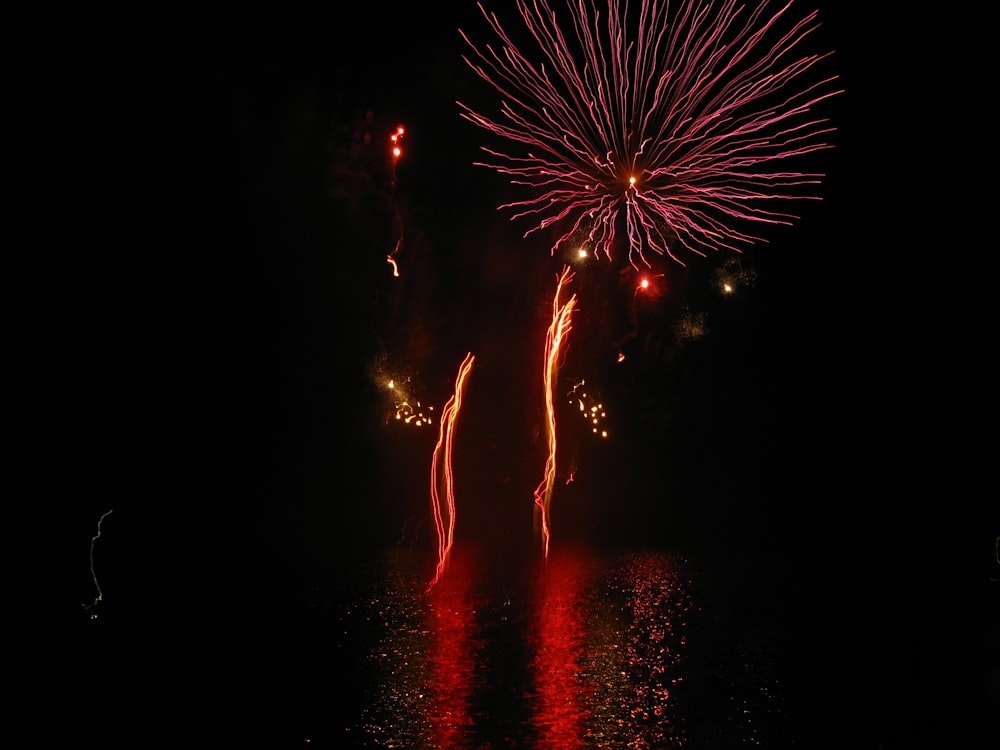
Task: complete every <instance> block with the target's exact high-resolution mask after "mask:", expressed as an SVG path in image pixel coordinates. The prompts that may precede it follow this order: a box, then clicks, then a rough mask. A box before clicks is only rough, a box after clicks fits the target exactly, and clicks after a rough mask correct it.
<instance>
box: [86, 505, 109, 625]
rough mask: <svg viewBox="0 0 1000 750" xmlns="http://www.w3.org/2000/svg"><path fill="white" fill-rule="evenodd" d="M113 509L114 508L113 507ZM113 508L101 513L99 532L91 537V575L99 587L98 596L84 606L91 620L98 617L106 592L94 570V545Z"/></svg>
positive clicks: (98, 520) (96, 586)
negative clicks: (103, 590)
mask: <svg viewBox="0 0 1000 750" xmlns="http://www.w3.org/2000/svg"><path fill="white" fill-rule="evenodd" d="M111 510H114V509H113V508H112V509H111ZM111 510H108V511H105V512H104V513H102V514H101V517H100V518H98V519H97V533H96V534H95V535H94V536H92V537H91V538H90V577H91V578H93V579H94V587H95V588H96V589H97V598H95V599H94V601H93V603H92V604H84V605H83V608H84V609H85V610H87V612H88V613H89V614H90V619H91V620H96V619H97V612H95V611H94V610H95V608H96V607H97V605H98V604H99V603H100V602H101V601H103V599H104V594H103V592H102V591H101V585H100V584H99V583H98V582H97V573H95V572H94V545H95V544H97V540H98V539H100V538H101V524H103V523H104V519H105V518H107V517H108V516H110V515H111Z"/></svg>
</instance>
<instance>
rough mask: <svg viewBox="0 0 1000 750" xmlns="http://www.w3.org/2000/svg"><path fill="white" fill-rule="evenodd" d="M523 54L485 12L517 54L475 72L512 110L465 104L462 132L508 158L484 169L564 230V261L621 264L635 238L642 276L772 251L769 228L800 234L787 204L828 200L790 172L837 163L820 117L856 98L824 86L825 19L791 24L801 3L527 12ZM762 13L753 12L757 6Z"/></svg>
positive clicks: (519, 210) (518, 214)
mask: <svg viewBox="0 0 1000 750" xmlns="http://www.w3.org/2000/svg"><path fill="white" fill-rule="evenodd" d="M516 4H517V9H518V11H519V12H520V15H521V19H522V20H523V22H524V26H525V31H526V32H527V35H526V36H525V37H524V38H525V39H526V40H527V41H526V44H527V45H530V47H531V48H532V49H531V53H530V54H529V53H528V52H526V51H522V48H521V47H519V46H518V44H517V43H515V41H513V39H512V37H511V36H510V35H509V34H508V33H507V32H506V31H505V29H504V28H503V27H502V26H501V24H500V21H499V20H498V19H497V17H496V16H495V15H494V14H492V13H488V12H487V11H486V10H485V8H483V6H482V4H480V5H479V8H480V10H481V11H482V13H483V16H484V17H485V18H486V20H487V22H488V23H489V25H490V27H491V28H492V30H493V32H494V33H495V34H496V36H497V37H499V40H500V42H501V45H500V46H499V47H497V48H494V47H493V46H490V45H487V46H486V47H483V48H480V47H478V46H476V45H475V44H474V43H473V42H472V41H470V39H469V37H468V36H467V35H466V34H465V33H464V32H460V33H462V37H463V38H464V39H465V41H466V43H467V44H468V45H469V47H470V48H471V50H472V53H471V55H469V56H467V57H465V58H464V59H465V60H466V62H467V63H468V64H469V65H470V66H471V67H472V68H473V69H474V70H475V71H476V72H477V73H478V74H479V75H480V76H481V77H482V78H483V79H484V80H486V81H487V82H488V83H489V84H491V85H492V86H493V87H495V88H496V90H497V91H498V92H499V93H500V94H501V96H502V104H501V107H500V113H499V115H498V116H496V117H490V116H487V115H484V114H482V113H480V112H476V111H474V110H473V109H472V108H470V107H468V106H466V105H464V104H462V103H461V102H458V105H459V107H460V108H461V114H462V117H464V118H465V119H467V120H469V121H471V122H472V123H474V124H476V125H477V126H480V127H482V128H484V129H485V130H487V131H489V132H490V133H491V134H493V135H494V136H497V137H498V138H499V139H501V140H503V141H506V142H507V143H508V149H507V150H505V151H498V150H494V149H491V148H486V147H484V148H483V150H484V151H485V152H486V153H487V154H489V155H490V159H489V160H487V161H482V162H477V164H478V165H480V166H485V167H489V168H491V169H495V170H497V171H499V172H501V173H504V174H507V175H510V177H511V182H512V184H516V185H523V186H527V187H528V188H530V189H531V190H530V192H531V197H528V198H526V199H525V200H519V201H516V202H512V203H506V204H504V205H502V206H501V208H502V209H509V210H511V211H512V212H513V216H512V217H511V218H512V219H522V218H527V219H530V220H532V221H535V222H536V223H535V224H534V226H533V227H531V228H530V229H529V230H528V231H527V232H526V233H525V236H528V235H529V234H531V233H532V232H535V231H537V230H541V229H545V228H547V227H550V226H552V227H553V230H554V232H555V235H556V240H555V243H554V244H553V245H552V248H551V252H552V253H553V254H555V252H556V251H557V249H558V248H559V246H560V245H563V244H564V243H569V244H572V245H573V247H574V248H575V247H577V246H584V247H587V248H589V249H591V250H592V251H593V252H594V253H595V255H598V256H600V255H604V256H605V257H607V258H610V257H611V256H612V250H613V248H614V245H615V238H616V235H617V234H619V233H622V234H623V235H624V241H625V242H626V243H627V247H628V259H629V262H630V263H631V264H632V265H633V266H635V267H636V268H638V267H639V264H643V265H646V266H648V265H649V262H648V260H647V254H648V253H651V252H652V253H656V254H658V255H667V256H669V257H671V258H673V259H674V260H676V261H678V262H680V263H682V264H683V261H681V260H680V258H679V257H678V255H679V249H680V248H684V249H686V250H687V251H690V252H693V253H696V254H698V255H705V254H707V253H708V252H710V251H717V250H720V249H723V248H728V249H731V250H736V251H739V250H740V249H742V248H743V247H745V246H746V245H749V244H753V243H755V242H760V241H763V238H762V237H759V236H757V235H756V234H755V232H756V230H755V229H754V228H753V227H754V226H756V225H759V224H788V223H791V222H792V221H793V220H794V219H796V218H798V217H797V216H796V215H794V214H790V213H787V212H786V211H785V210H784V209H783V208H781V206H782V205H784V204H786V202H787V201H791V200H799V199H803V198H807V199H815V198H817V196H816V194H815V191H816V188H815V186H816V185H817V184H818V183H819V182H820V180H821V178H822V177H823V175H822V174H817V173H811V172H798V171H788V169H787V167H786V166H785V165H786V162H788V161H789V160H790V159H792V158H793V157H802V156H805V155H806V154H810V153H812V152H814V151H818V150H820V149H824V148H829V144H828V143H826V137H827V134H829V133H830V132H831V131H832V130H833V128H832V127H830V126H829V125H828V123H827V120H825V119H823V118H819V117H816V116H815V115H814V114H813V108H814V106H815V105H817V104H818V103H819V102H821V101H823V100H825V99H828V98H829V97H831V96H833V95H835V94H837V93H840V92H839V91H838V90H836V89H835V87H834V82H835V81H836V76H832V77H827V78H821V77H819V76H816V78H819V80H814V77H813V73H814V72H815V70H817V65H818V63H819V62H820V61H821V60H823V59H824V57H826V55H812V54H800V52H799V49H800V48H801V47H802V46H803V45H802V42H803V40H804V39H805V38H806V37H807V36H808V35H809V34H810V33H811V32H812V31H814V30H815V29H816V28H817V26H818V23H817V22H816V13H815V12H813V13H810V14H808V15H807V16H805V17H804V18H800V19H795V18H792V17H791V15H792V14H791V12H790V9H791V5H792V2H791V0H785V1H784V2H781V3H780V4H778V5H777V6H775V5H774V4H773V3H771V2H770V1H769V0H761V1H760V2H759V3H757V4H756V7H747V6H746V5H744V4H743V2H741V1H740V0H720V1H718V2H716V1H713V0H706V1H702V2H699V1H698V0H680V1H679V2H677V3H675V4H671V3H669V2H659V1H657V0H640V2H639V3H637V4H634V5H632V6H630V5H629V3H628V2H627V0H626V2H619V0H607V11H606V13H604V14H603V15H602V13H601V12H600V11H599V10H598V9H597V8H596V7H595V3H594V0H568V3H567V7H566V9H565V11H562V12H561V15H559V14H557V13H556V12H554V11H553V10H552V8H551V7H550V5H549V2H548V1H547V0H532V1H531V2H525V1H524V0H516ZM751 5H753V4H751Z"/></svg>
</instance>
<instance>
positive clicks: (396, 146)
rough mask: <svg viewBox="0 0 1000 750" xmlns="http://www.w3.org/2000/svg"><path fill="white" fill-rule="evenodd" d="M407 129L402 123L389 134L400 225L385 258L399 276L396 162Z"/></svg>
mask: <svg viewBox="0 0 1000 750" xmlns="http://www.w3.org/2000/svg"><path fill="white" fill-rule="evenodd" d="M405 133H406V130H405V128H403V126H402V125H400V126H398V127H397V128H396V129H395V130H394V131H393V132H392V135H390V136H389V143H390V145H391V146H392V150H391V152H390V156H391V159H390V165H391V171H392V180H391V187H392V203H393V206H394V207H395V209H396V224H397V225H398V227H399V239H398V240H396V246H395V247H394V248H393V249H392V252H391V253H389V254H388V255H387V256H386V258H385V260H386V262H387V263H388V264H389V265H390V266H392V275H393V276H396V277H398V276H399V264H398V263H397V262H396V256H397V255H398V254H399V251H400V248H402V246H403V235H404V232H403V212H402V211H401V210H400V208H399V199H398V198H397V197H396V163H397V162H398V161H399V159H400V157H402V155H403V145H402V144H403V135H405Z"/></svg>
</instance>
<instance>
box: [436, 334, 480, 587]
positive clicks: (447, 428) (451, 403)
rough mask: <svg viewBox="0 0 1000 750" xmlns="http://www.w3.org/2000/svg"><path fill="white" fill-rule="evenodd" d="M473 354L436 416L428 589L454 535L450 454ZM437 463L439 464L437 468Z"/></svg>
mask: <svg viewBox="0 0 1000 750" xmlns="http://www.w3.org/2000/svg"><path fill="white" fill-rule="evenodd" d="M475 361H476V358H475V357H474V356H473V355H472V353H471V352H470V353H469V354H466V355H465V359H464V360H463V361H462V364H461V366H460V367H459V369H458V376H457V378H456V379H455V393H454V394H453V395H452V397H451V398H450V399H448V402H447V403H446V404H445V405H444V409H443V410H442V412H441V419H440V420H439V434H438V441H437V444H436V445H435V446H434V454H433V456H432V457H431V513H432V515H433V517H434V527H435V529H436V530H437V539H438V549H437V551H438V562H437V568H436V569H435V572H434V578H433V579H432V580H431V582H430V583H429V584H428V585H427V590H428V591H430V590H431V589H432V588H433V587H434V585H435V584H436V583H437V582H438V581H440V580H441V576H442V575H444V571H445V568H446V567H447V565H448V557H449V555H450V554H451V548H452V545H453V543H454V537H455V479H454V474H453V472H452V465H451V458H452V450H453V448H454V440H455V422H456V420H457V419H458V415H459V412H460V411H461V409H462V395H463V391H464V389H465V381H466V379H467V378H468V376H469V373H470V372H471V371H472V365H473V364H474V363H475ZM439 463H440V464H441V467H440V468H439ZM442 483H443V484H444V490H445V505H444V506H442V504H441V496H440V485H441V484H442Z"/></svg>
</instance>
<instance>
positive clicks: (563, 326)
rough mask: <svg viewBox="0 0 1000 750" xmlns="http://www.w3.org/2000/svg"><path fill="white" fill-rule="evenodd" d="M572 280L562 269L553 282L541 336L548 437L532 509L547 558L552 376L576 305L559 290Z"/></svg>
mask: <svg viewBox="0 0 1000 750" xmlns="http://www.w3.org/2000/svg"><path fill="white" fill-rule="evenodd" d="M572 280H573V274H572V273H571V272H570V270H569V269H568V268H563V271H562V273H561V274H560V276H559V280H558V282H557V283H556V292H555V294H554V295H553V296H552V322H551V323H550V324H549V329H548V333H547V334H546V337H545V359H544V362H543V369H542V384H543V386H544V390H545V433H546V436H547V438H548V448H549V452H548V457H547V458H546V459H545V472H544V476H543V477H542V481H541V482H540V483H539V485H538V487H537V488H536V489H535V506H536V508H537V511H538V514H539V516H540V517H541V529H542V548H543V550H544V552H545V556H546V557H548V556H549V537H550V535H551V533H550V526H551V524H550V517H549V516H550V513H549V510H550V507H551V505H552V488H553V486H554V484H555V477H556V409H555V401H554V398H553V388H554V386H555V380H556V374H557V373H558V371H559V358H560V356H561V355H562V350H563V344H564V342H565V339H566V336H568V335H569V332H570V329H571V325H570V318H571V316H572V314H573V308H574V307H575V306H576V295H575V294H574V295H573V296H571V297H570V298H569V299H568V300H567V301H566V302H561V301H560V296H561V294H562V290H563V288H564V287H565V286H566V285H567V284H569V282H570V281H572Z"/></svg>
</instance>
